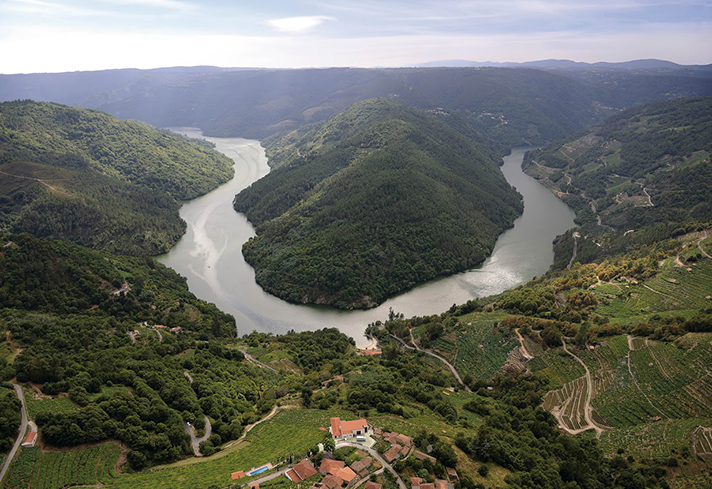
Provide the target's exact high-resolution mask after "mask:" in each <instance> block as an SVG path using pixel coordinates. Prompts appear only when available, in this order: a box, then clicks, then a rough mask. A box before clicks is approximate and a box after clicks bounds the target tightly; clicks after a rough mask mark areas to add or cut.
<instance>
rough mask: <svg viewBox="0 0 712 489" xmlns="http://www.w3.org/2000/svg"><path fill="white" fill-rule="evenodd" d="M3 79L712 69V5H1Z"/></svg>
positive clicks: (108, 1)
mask: <svg viewBox="0 0 712 489" xmlns="http://www.w3.org/2000/svg"><path fill="white" fill-rule="evenodd" d="M0 53H1V54H0V73H4V74H11V73H34V72H63V71H78V70H98V69H109V68H157V67H167V66H198V65H213V66H222V67H268V68H303V67H327V66H358V67H375V66H382V67H395V66H405V65H412V64H416V63H422V62H430V61H437V60H471V61H495V62H505V61H514V62H523V61H533V60H540V59H571V60H574V61H584V62H596V61H609V62H617V61H628V60H632V59H648V58H658V59H665V60H669V61H673V62H676V63H680V64H710V63H712V0H459V1H454V0H380V1H378V0H357V1H355V0H289V1H288V0H251V1H243V0H0Z"/></svg>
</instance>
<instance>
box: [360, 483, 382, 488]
mask: <svg viewBox="0 0 712 489" xmlns="http://www.w3.org/2000/svg"><path fill="white" fill-rule="evenodd" d="M363 489H381V484H376V483H375V482H371V481H368V482H366V485H365V486H363Z"/></svg>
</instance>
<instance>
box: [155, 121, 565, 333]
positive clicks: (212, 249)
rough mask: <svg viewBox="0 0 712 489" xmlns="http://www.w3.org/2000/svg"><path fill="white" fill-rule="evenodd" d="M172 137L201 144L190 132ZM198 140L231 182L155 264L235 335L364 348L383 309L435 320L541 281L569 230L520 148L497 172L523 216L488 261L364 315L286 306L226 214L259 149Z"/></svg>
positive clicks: (190, 207) (244, 229)
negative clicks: (180, 279) (316, 335)
mask: <svg viewBox="0 0 712 489" xmlns="http://www.w3.org/2000/svg"><path fill="white" fill-rule="evenodd" d="M173 130H174V131H176V132H180V133H182V134H186V135H188V136H192V137H201V132H200V130H198V129H195V128H174V129H173ZM206 139H208V140H209V141H212V142H213V143H215V145H216V149H218V150H219V151H221V152H223V153H225V154H226V155H227V156H229V157H230V158H232V159H233V160H234V161H235V178H233V179H232V180H231V181H230V182H228V183H226V184H225V185H223V186H221V187H220V188H218V189H216V190H214V191H212V192H210V193H209V194H207V195H204V196H203V197H200V198H198V199H195V200H193V201H191V202H189V203H187V204H185V205H183V207H181V210H180V215H181V217H182V218H183V219H184V220H185V221H186V222H187V224H188V229H187V232H186V234H185V236H183V238H182V239H181V240H180V241H179V242H178V243H177V244H176V246H175V247H173V249H172V250H171V251H170V252H169V253H168V254H167V255H164V256H162V257H160V261H161V262H162V263H164V264H165V265H167V266H169V267H171V268H173V269H175V270H176V271H177V272H178V273H180V274H181V275H183V276H185V277H187V279H188V286H189V287H190V290H191V291H192V292H193V293H194V294H195V295H197V296H198V297H200V298H201V299H205V300H207V301H209V302H213V303H215V304H216V305H217V306H218V307H220V309H222V310H223V311H225V312H228V313H230V314H233V315H234V316H235V319H236V320H237V328H238V332H239V334H241V335H242V334H245V333H249V332H250V331H252V330H257V331H265V332H273V333H275V334H279V333H283V332H286V331H289V330H290V329H293V330H297V331H299V330H312V329H319V328H324V327H337V328H339V329H340V330H341V331H343V332H344V333H346V334H348V335H349V336H352V337H353V338H354V339H355V340H356V342H357V343H358V344H365V342H366V340H365V338H364V337H363V330H364V328H365V327H366V326H367V325H368V323H370V322H373V321H376V320H378V319H380V320H384V319H385V318H386V317H387V315H388V309H389V308H391V307H392V308H393V309H394V310H395V311H397V312H402V313H404V314H405V316H406V317H409V316H415V315H418V316H422V315H426V314H439V313H441V312H443V311H445V310H447V309H448V308H449V307H450V306H451V305H452V304H461V303H463V302H466V301H467V300H469V299H472V298H475V297H483V296H487V295H492V294H498V293H500V292H503V291H505V290H507V289H511V288H512V287H516V286H517V285H519V284H521V283H524V282H526V281H528V280H531V279H532V278H533V277H535V276H538V275H541V274H542V273H544V272H546V271H547V270H548V269H549V266H550V265H551V263H552V262H553V259H554V253H553V249H552V241H553V239H554V238H555V237H556V236H557V235H558V234H561V233H563V232H564V231H566V230H567V229H569V228H571V227H572V226H573V218H574V213H573V212H572V211H571V210H570V209H569V208H568V207H566V206H565V205H564V204H563V203H562V202H561V201H559V200H558V199H557V198H556V197H554V196H553V195H552V194H551V193H550V192H549V191H548V190H546V189H545V188H544V187H543V186H541V185H539V184H538V183H537V182H536V181H535V180H534V179H533V178H531V177H529V176H527V175H525V174H524V173H523V172H522V171H521V162H522V158H523V156H524V152H525V151H526V149H516V150H514V151H513V152H512V154H511V155H509V156H507V157H505V158H504V166H503V167H502V171H503V173H504V175H505V177H506V178H507V181H508V182H509V183H510V184H511V185H513V186H514V187H516V188H517V190H518V191H519V192H520V193H521V194H522V195H523V196H524V213H523V214H522V216H521V217H519V219H517V220H516V221H515V223H514V227H513V228H512V229H510V230H508V231H506V232H505V233H503V234H502V235H501V236H500V237H499V239H498V240H497V244H496V246H495V249H494V251H493V253H492V256H491V257H490V258H488V259H487V260H486V261H485V262H484V263H483V264H482V266H481V267H478V268H475V269H472V270H469V271H466V272H463V273H459V274H457V275H453V276H450V277H446V278H442V279H438V280H435V281H431V282H428V283H426V284H423V285H421V286H419V287H416V288H414V289H412V290H411V291H409V292H406V293H403V294H401V295H399V296H397V297H394V298H392V299H390V300H388V301H387V302H385V303H384V304H382V305H381V306H379V307H377V308H375V309H370V310H368V311H339V310H335V309H332V308H328V307H319V306H304V305H295V304H289V303H287V302H284V301H282V300H281V299H278V298H276V297H274V296H271V295H269V294H267V293H266V292H264V291H263V290H262V289H261V288H260V287H259V286H258V285H257V284H256V282H255V274H254V271H253V270H252V268H251V267H250V266H249V265H247V263H245V260H244V259H243V257H242V252H241V248H242V244H243V243H244V242H245V241H247V240H248V239H249V238H250V237H251V236H254V235H255V232H254V229H253V227H252V226H251V225H250V223H249V222H248V221H247V219H246V218H245V216H244V215H242V214H238V213H237V212H235V211H234V210H233V208H232V200H233V198H234V196H235V195H236V194H237V193H238V192H239V191H240V190H242V189H243V188H246V187H248V186H249V185H250V184H251V183H252V182H254V181H256V180H258V179H260V178H262V177H263V176H264V175H266V174H267V173H269V167H268V166H267V158H266V156H265V154H264V150H263V149H262V147H261V146H260V144H259V142H258V141H254V140H247V139H241V138H206Z"/></svg>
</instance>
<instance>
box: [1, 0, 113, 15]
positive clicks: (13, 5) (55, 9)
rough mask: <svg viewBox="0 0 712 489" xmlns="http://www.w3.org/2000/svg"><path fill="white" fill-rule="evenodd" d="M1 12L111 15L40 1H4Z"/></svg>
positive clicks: (105, 12)
mask: <svg viewBox="0 0 712 489" xmlns="http://www.w3.org/2000/svg"><path fill="white" fill-rule="evenodd" d="M3 10H4V11H7V12H19V13H26V14H38V15H71V16H75V17H92V16H100V15H111V12H108V11H105V10H95V9H86V8H82V7H74V6H72V5H63V4H60V3H53V2H45V1H42V0H6V3H3V4H0V11H3Z"/></svg>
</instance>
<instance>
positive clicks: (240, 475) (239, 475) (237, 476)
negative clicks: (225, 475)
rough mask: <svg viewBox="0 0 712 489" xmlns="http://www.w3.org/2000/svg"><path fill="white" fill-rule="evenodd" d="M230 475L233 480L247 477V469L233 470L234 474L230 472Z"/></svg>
mask: <svg viewBox="0 0 712 489" xmlns="http://www.w3.org/2000/svg"><path fill="white" fill-rule="evenodd" d="M230 476H231V477H232V480H235V479H242V478H243V477H245V471H243V470H238V471H237V472H233V473H232V474H230Z"/></svg>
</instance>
